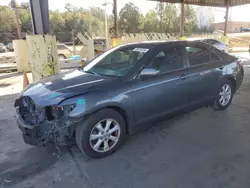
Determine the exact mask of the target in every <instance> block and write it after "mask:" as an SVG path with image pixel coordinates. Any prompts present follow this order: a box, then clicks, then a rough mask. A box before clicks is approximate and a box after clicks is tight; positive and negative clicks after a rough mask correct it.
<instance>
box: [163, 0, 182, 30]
mask: <svg viewBox="0 0 250 188" xmlns="http://www.w3.org/2000/svg"><path fill="white" fill-rule="evenodd" d="M177 13H178V10H177V7H176V5H174V4H171V3H167V4H166V6H165V7H164V14H163V17H162V24H163V26H162V31H163V32H164V33H171V32H176V25H178V23H179V19H178V15H177Z"/></svg>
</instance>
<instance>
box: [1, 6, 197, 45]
mask: <svg viewBox="0 0 250 188" xmlns="http://www.w3.org/2000/svg"><path fill="white" fill-rule="evenodd" d="M20 7H21V8H22V9H18V10H19V21H20V25H21V31H22V32H23V33H31V32H32V24H31V15H30V10H29V4H28V3H22V4H21V5H20ZM179 12H180V6H179V5H176V4H170V3H157V5H156V7H155V8H154V9H153V10H149V11H148V12H147V13H146V14H145V15H143V14H142V13H141V12H140V9H139V8H138V7H137V6H135V5H134V4H133V3H127V4H125V6H124V7H123V8H122V9H121V10H120V12H119V17H118V27H119V31H120V33H123V32H125V33H137V32H158V33H173V32H175V33H177V32H179V30H180V29H179V26H180V16H179ZM49 17H50V28H51V33H53V34H55V35H56V36H57V40H59V41H60V42H69V41H71V32H72V29H74V30H75V32H82V33H88V34H89V35H97V36H104V32H105V20H104V19H105V12H104V10H103V9H102V7H90V8H89V9H84V8H78V7H75V6H73V5H72V4H70V3H67V4H65V11H63V12H61V11H50V12H49ZM108 23H109V27H110V28H111V26H113V15H109V16H108ZM196 23H197V18H196V16H195V12H194V9H193V7H192V6H189V5H186V6H185V32H186V33H191V32H193V31H195V30H197V28H196ZM15 38H17V29H16V20H15V15H14V11H13V10H12V9H11V8H10V7H8V6H0V42H4V43H7V42H11V40H12V39H15Z"/></svg>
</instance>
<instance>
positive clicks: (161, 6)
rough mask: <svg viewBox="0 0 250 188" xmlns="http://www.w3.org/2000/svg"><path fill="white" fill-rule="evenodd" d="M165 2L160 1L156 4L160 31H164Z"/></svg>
mask: <svg viewBox="0 0 250 188" xmlns="http://www.w3.org/2000/svg"><path fill="white" fill-rule="evenodd" d="M164 9H165V3H163V2H159V3H157V4H156V7H155V10H156V13H157V15H158V17H159V19H160V22H159V32H160V33H163V16H164Z"/></svg>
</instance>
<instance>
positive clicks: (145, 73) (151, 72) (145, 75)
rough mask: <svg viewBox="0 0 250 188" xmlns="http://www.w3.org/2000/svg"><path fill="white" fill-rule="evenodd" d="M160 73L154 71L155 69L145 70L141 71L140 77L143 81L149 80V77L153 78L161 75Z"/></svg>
mask: <svg viewBox="0 0 250 188" xmlns="http://www.w3.org/2000/svg"><path fill="white" fill-rule="evenodd" d="M159 73H160V71H158V70H156V69H153V68H145V69H143V70H142V71H141V74H140V77H141V78H142V79H144V78H149V77H153V76H156V75H157V74H159Z"/></svg>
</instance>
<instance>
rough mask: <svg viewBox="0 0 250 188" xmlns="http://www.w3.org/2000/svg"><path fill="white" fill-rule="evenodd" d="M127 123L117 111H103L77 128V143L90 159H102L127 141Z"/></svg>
mask: <svg viewBox="0 0 250 188" xmlns="http://www.w3.org/2000/svg"><path fill="white" fill-rule="evenodd" d="M125 137H126V123H125V120H124V118H123V117H122V116H121V115H120V114H119V113H118V112H116V111H115V110H112V109H103V110H100V111H98V112H96V113H94V114H92V115H91V116H89V117H87V119H86V120H84V122H83V124H82V125H79V126H78V127H77V128H76V143H77V145H78V147H79V148H80V150H81V151H82V152H83V153H84V154H85V155H87V156H88V157H90V158H102V157H106V156H108V155H110V154H112V153H113V152H115V151H116V150H117V149H118V148H119V147H120V146H121V145H122V144H123V142H124V141H125Z"/></svg>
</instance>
